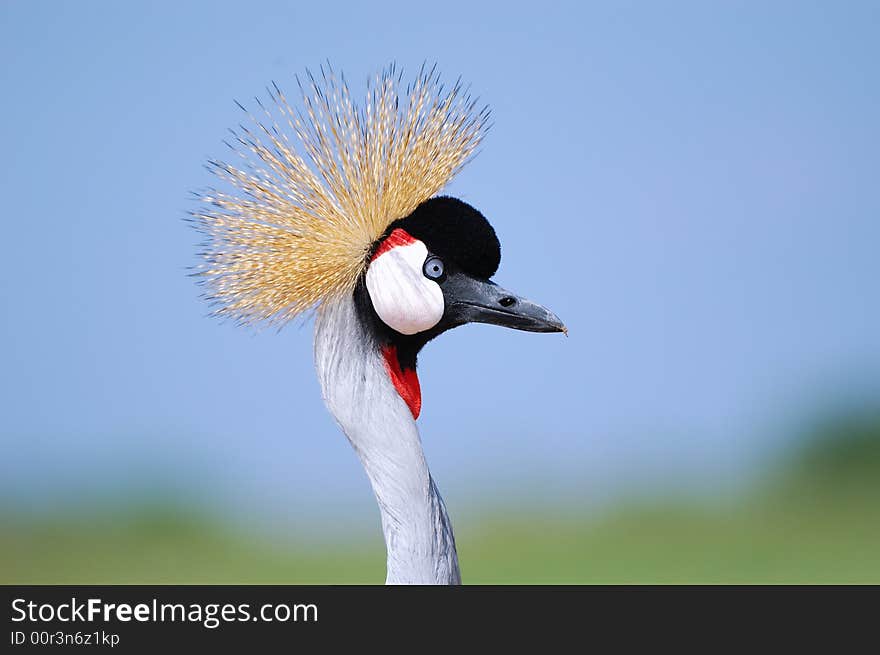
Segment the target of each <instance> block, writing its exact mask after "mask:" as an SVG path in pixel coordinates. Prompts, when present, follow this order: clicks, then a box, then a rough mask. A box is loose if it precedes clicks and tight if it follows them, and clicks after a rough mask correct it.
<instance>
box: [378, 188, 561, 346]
mask: <svg viewBox="0 0 880 655" xmlns="http://www.w3.org/2000/svg"><path fill="white" fill-rule="evenodd" d="M500 261H501V247H500V244H499V243H498V237H497V236H496V235H495V231H494V230H493V229H492V226H491V225H489V222H488V221H487V220H486V219H485V218H484V217H483V215H482V214H480V212H478V211H477V210H476V209H474V208H473V207H471V206H470V205H468V204H466V203H464V202H462V201H461V200H457V199H455V198H448V197H440V198H432V199H430V200H427V201H425V202H423V203H422V204H421V205H419V207H418V208H417V209H416V210H415V211H414V212H413V213H412V214H410V215H409V216H407V217H406V218H404V219H401V220H398V221H395V222H394V223H393V224H392V225H391V226H390V227H389V229H388V231H387V232H386V234H385V236H384V237H383V238H382V239H380V240H379V241H378V242H377V244H376V246H375V247H374V251H373V254H372V257H371V261H370V265H369V267H368V269H367V272H366V275H365V278H364V282H365V286H366V294H367V295H368V297H369V301H370V304H371V306H372V310H373V312H374V313H375V316H376V317H378V319H379V321H381V324H382V326H384V327H385V328H388V329H390V336H391V338H392V340H393V341H398V340H401V339H403V340H404V341H408V342H410V344H411V345H415V347H416V350H417V349H418V348H419V347H421V345H422V344H424V342H426V341H428V340H429V339H431V338H433V337H434V336H436V335H438V334H440V333H442V332H444V331H446V330H448V329H451V328H453V327H456V326H459V325H464V324H465V323H491V324H493V325H500V326H503V327H509V328H514V329H517V330H527V331H530V332H564V331H565V326H564V325H563V324H562V321H560V320H559V318H558V317H557V316H556V315H555V314H554V313H553V312H551V311H550V310H549V309H547V308H546V307H542V306H541V305H538V304H536V303H534V302H532V301H530V300H527V299H525V298H522V297H520V296H517V295H516V294H514V293H511V292H510V291H507V290H505V289H503V288H501V287H500V286H498V285H497V284H495V283H494V282H492V281H490V279H489V278H490V277H491V276H492V275H493V274H494V273H495V271H496V270H497V268H498V264H499V263H500ZM406 337H410V339H405V338H406Z"/></svg>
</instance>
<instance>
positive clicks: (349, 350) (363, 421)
mask: <svg viewBox="0 0 880 655" xmlns="http://www.w3.org/2000/svg"><path fill="white" fill-rule="evenodd" d="M315 367H316V368H317V372H318V380H319V381H320V383H321V390H322V394H323V397H324V402H325V403H326V405H327V408H328V409H329V410H330V413H331V414H333V416H334V417H335V418H336V421H337V422H338V423H339V425H340V427H341V428H342V431H343V432H345V435H346V436H347V437H348V440H349V441H350V442H351V445H352V446H353V447H354V449H355V451H356V452H357V454H358V457H359V458H360V460H361V463H362V464H363V466H364V470H365V471H366V472H367V476H368V477H369V478H370V484H371V485H372V486H373V492H374V493H375V494H376V500H377V501H378V503H379V511H380V512H381V515H382V531H383V532H384V534H385V546H386V548H387V551H388V575H387V578H386V582H387V583H388V584H459V583H460V582H461V575H460V573H459V570H458V556H457V555H456V552H455V539H454V538H453V536H452V525H451V524H450V522H449V516H448V515H447V514H446V507H445V506H444V505H443V499H442V498H441V497H440V494H439V493H438V491H437V486H436V485H435V484H434V480H433V478H432V477H431V473H430V471H429V470H428V464H427V462H426V461H425V455H424V453H423V451H422V443H421V440H420V439H419V431H418V428H417V427H416V423H415V421H414V420H413V417H412V414H411V413H410V411H409V408H408V407H407V405H406V403H405V402H404V401H403V399H402V398H401V397H400V395H399V394H398V393H397V390H396V389H395V388H394V385H393V384H392V383H391V380H390V379H389V377H388V373H387V372H386V370H385V364H384V361H383V359H382V355H381V353H380V351H379V346H378V344H376V343H375V341H374V340H373V339H372V337H371V336H370V335H369V334H368V333H367V332H366V331H365V330H364V328H363V326H362V325H361V323H360V321H359V320H358V317H357V315H356V312H355V307H354V301H353V299H352V298H345V299H342V300H337V301H332V302H330V303H326V304H324V305H323V306H322V307H321V309H320V310H319V311H318V315H317V320H316V323H315Z"/></svg>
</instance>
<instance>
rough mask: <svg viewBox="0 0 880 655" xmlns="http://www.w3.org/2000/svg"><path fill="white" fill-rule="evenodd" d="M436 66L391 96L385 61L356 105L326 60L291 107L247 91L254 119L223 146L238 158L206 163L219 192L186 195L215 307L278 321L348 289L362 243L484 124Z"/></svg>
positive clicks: (360, 264)
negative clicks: (221, 185) (194, 200)
mask: <svg viewBox="0 0 880 655" xmlns="http://www.w3.org/2000/svg"><path fill="white" fill-rule="evenodd" d="M435 69H436V67H435V68H432V69H430V70H426V69H425V68H424V67H423V68H422V69H421V70H420V72H419V74H418V76H417V77H416V79H415V80H414V81H413V82H412V83H411V84H410V85H409V86H408V87H407V88H406V89H405V91H403V93H401V84H402V73H398V72H397V71H396V69H395V67H394V66H393V65H392V66H390V67H389V68H387V69H386V70H384V71H383V72H381V73H379V74H377V75H376V76H375V77H374V78H373V79H372V80H371V81H370V83H369V84H368V89H367V95H366V99H365V102H364V105H363V107H359V106H358V105H357V104H356V103H355V102H354V101H353V100H352V97H351V94H350V92H349V88H348V85H347V84H346V82H345V78H344V77H340V78H339V79H337V77H336V75H335V74H334V73H333V71H332V69H329V67H328V68H327V69H325V68H323V67H322V69H321V76H320V78H319V79H316V77H315V76H313V75H311V74H309V75H308V83H307V84H306V85H305V87H304V86H303V85H302V84H300V90H301V92H302V108H301V109H293V108H292V107H291V106H290V104H288V102H287V100H286V98H285V96H284V94H283V93H282V92H281V91H280V90H279V89H278V87H277V86H275V85H273V88H272V89H270V90H269V91H268V93H269V98H270V100H271V105H268V106H266V105H264V104H263V103H261V102H260V101H259V100H257V104H258V105H259V108H260V113H261V116H259V117H255V116H253V115H252V114H250V113H248V117H249V118H250V121H251V125H250V126H247V125H242V126H240V128H239V130H235V131H232V134H233V137H234V139H233V142H232V143H228V144H227V145H229V146H230V148H231V149H232V150H233V151H234V152H235V153H236V154H237V155H238V157H239V159H240V161H241V164H240V165H239V166H235V165H232V164H229V163H226V162H222V161H211V162H209V165H208V168H209V169H210V170H211V171H212V172H213V173H214V174H216V175H217V176H218V177H219V178H221V180H223V181H224V182H225V183H226V186H228V187H229V190H228V191H222V190H214V189H212V190H210V191H207V192H205V193H201V194H197V195H198V197H199V199H200V200H202V201H203V202H204V203H206V206H205V207H203V208H201V209H200V210H198V211H194V212H193V213H192V214H193V219H194V222H195V223H196V226H197V227H198V228H199V229H200V230H201V231H202V232H203V233H205V235H206V236H207V242H206V244H205V249H204V252H203V253H202V256H203V258H204V262H203V264H202V266H201V267H200V270H199V275H201V276H203V278H204V281H205V283H206V284H207V286H208V288H209V289H210V291H209V293H208V294H207V297H208V299H209V300H211V301H212V302H214V303H215V305H216V306H217V309H216V314H218V315H220V316H228V317H232V318H234V319H236V320H237V321H239V322H241V323H244V324H253V323H258V322H266V323H270V324H281V323H284V322H286V321H288V320H290V319H292V318H294V317H295V316H297V315H299V314H301V313H302V312H304V311H306V310H308V309H311V308H314V307H316V306H317V305H319V304H320V303H321V302H322V301H323V300H325V299H328V298H332V297H337V296H339V295H340V294H345V293H351V292H352V291H353V290H354V287H355V285H356V283H357V280H358V278H359V276H360V275H361V273H362V272H363V270H364V269H365V267H366V265H367V257H368V254H369V250H370V247H371V246H372V244H373V243H374V242H375V241H376V240H377V239H378V238H379V237H380V236H381V235H382V233H383V232H385V230H386V228H387V227H388V226H389V225H390V224H391V223H392V222H393V221H395V220H397V219H399V218H403V217H405V216H407V215H408V214H410V213H411V212H412V211H413V210H414V209H415V208H416V207H417V206H418V205H419V204H420V203H421V202H423V201H424V200H427V199H428V198H430V197H432V196H434V195H436V194H437V193H438V192H439V191H440V190H441V189H442V188H443V187H444V186H445V185H446V184H447V183H448V182H449V181H450V180H451V179H452V177H453V176H454V175H455V174H456V173H457V172H458V170H459V169H460V168H461V167H462V166H463V165H464V164H465V163H466V162H467V161H468V159H469V158H470V157H471V155H473V154H474V152H475V149H476V148H477V146H478V145H479V143H480V141H481V140H482V138H483V136H484V135H485V132H486V129H487V127H488V117H489V111H488V108H486V107H483V108H480V109H477V106H476V100H472V99H471V98H470V97H469V96H468V95H467V93H466V91H465V89H464V88H463V87H462V85H461V83H460V82H456V84H455V85H453V86H452V87H450V88H449V89H444V87H443V85H442V84H441V83H440V76H439V74H437V72H436V70H435ZM297 82H299V79H298V78H297ZM242 109H243V110H244V108H243V107H242ZM245 112H247V110H245Z"/></svg>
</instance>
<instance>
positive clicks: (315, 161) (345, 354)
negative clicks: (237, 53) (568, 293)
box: [193, 66, 566, 584]
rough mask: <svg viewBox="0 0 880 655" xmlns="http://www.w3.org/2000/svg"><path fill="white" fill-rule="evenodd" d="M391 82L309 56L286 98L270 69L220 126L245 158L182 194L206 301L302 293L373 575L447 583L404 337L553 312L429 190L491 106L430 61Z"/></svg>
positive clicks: (458, 208) (247, 307)
mask: <svg viewBox="0 0 880 655" xmlns="http://www.w3.org/2000/svg"><path fill="white" fill-rule="evenodd" d="M297 82H299V79H298V78H297ZM401 85H402V73H398V72H397V71H396V69H395V67H394V66H391V67H389V68H388V69H386V70H384V71H383V72H381V73H379V74H378V75H376V76H375V77H374V78H373V79H372V80H371V81H370V82H369V83H368V91H367V96H366V100H365V103H364V105H363V107H360V106H358V104H357V103H355V102H354V101H353V99H352V96H351V93H350V91H349V87H348V85H347V84H346V82H345V79H344V77H342V78H337V76H336V75H335V74H334V73H333V71H332V69H329V67H328V69H326V70H325V69H324V68H322V70H321V75H320V76H313V75H311V74H309V75H308V79H307V81H306V83H305V84H302V83H300V84H299V86H300V90H301V92H302V103H301V106H300V108H299V109H294V108H292V107H291V105H290V104H289V103H288V101H287V100H286V98H285V96H284V94H283V93H282V92H281V91H280V90H279V88H278V87H277V86H276V85H274V84H273V86H272V88H270V89H268V95H269V98H270V99H271V103H266V104H263V103H262V102H260V101H259V100H257V103H258V107H259V114H258V115H257V116H254V115H252V114H250V113H248V116H249V118H250V121H251V123H250V124H249V125H242V126H240V127H239V129H238V130H233V131H232V134H233V139H232V140H231V142H229V143H227V145H229V146H230V148H231V149H232V150H233V151H234V153H236V154H237V155H238V156H240V158H241V160H242V162H243V163H242V164H240V165H239V166H236V165H233V164H231V163H225V162H221V161H211V162H209V166H208V167H209V169H210V170H211V171H212V172H213V173H215V174H216V175H217V176H219V178H221V179H222V180H223V182H224V185H223V186H225V188H226V189H227V190H226V191H223V190H220V189H209V190H207V191H205V192H203V193H199V194H197V195H198V196H199V198H200V199H201V200H202V201H204V204H203V205H201V208H200V209H199V210H197V211H194V212H193V220H194V222H195V224H196V226H197V227H198V228H199V229H200V230H201V231H202V232H203V233H204V234H205V235H206V237H207V240H206V242H205V244H204V246H205V247H204V251H203V253H202V256H203V258H204V261H203V264H202V265H201V268H200V271H199V272H198V274H199V275H201V276H202V278H203V281H204V283H205V284H206V285H207V287H208V289H209V292H208V293H207V294H206V296H207V297H208V298H209V299H210V300H211V301H212V302H213V303H214V304H215V307H216V311H215V313H216V314H217V315H219V316H225V317H231V318H233V319H235V320H236V321H237V322H239V323H242V324H258V323H263V324H279V325H280V324H282V323H284V322H287V321H289V320H290V319H292V318H294V317H296V316H298V315H301V314H303V313H304V312H307V311H309V310H315V311H314V313H315V316H316V320H315V338H314V354H315V367H316V369H317V374H318V379H319V381H320V385H321V390H322V395H323V399H324V402H325V404H326V405H327V408H328V409H329V411H330V413H331V414H332V415H333V416H334V417H335V419H336V421H337V423H338V424H339V426H340V427H341V428H342V431H343V432H344V433H345V435H346V436H347V437H348V440H349V441H350V442H351V445H352V446H353V447H354V449H355V451H356V453H357V455H358V457H359V458H360V461H361V463H362V464H363V467H364V469H365V470H366V473H367V476H368V477H369V480H370V483H371V485H372V488H373V492H374V493H375V496H376V499H377V501H378V504H379V511H380V513H381V520H382V531H383V533H384V537H385V545H386V550H387V577H386V582H387V583H389V584H392V583H402V584H458V583H460V581H461V575H460V573H459V567H458V556H457V554H456V550H455V539H454V538H453V534H452V525H451V523H450V520H449V516H448V514H447V512H446V507H445V505H444V503H443V499H442V498H441V497H440V493H439V492H438V490H437V485H436V484H435V482H434V479H433V477H432V476H431V473H430V471H429V469H428V464H427V462H426V461H425V456H424V453H423V451H422V444H421V440H420V438H419V431H418V428H417V427H416V419H417V418H418V416H419V411H420V409H421V404H422V397H421V391H420V388H419V379H418V376H417V374H416V360H417V357H418V354H419V351H420V350H421V348H422V347H423V346H424V345H425V344H426V343H427V342H428V341H430V340H431V339H433V338H434V337H436V336H438V335H439V334H441V333H443V332H445V331H446V330H449V329H451V328H454V327H457V326H460V325H464V324H465V323H472V322H478V323H491V324H494V325H500V326H504V327H510V328H514V329H518V330H526V331H531V332H564V331H565V330H566V329H565V327H564V326H563V324H562V322H561V321H560V320H559V318H558V317H557V316H556V315H555V314H553V313H552V312H551V311H550V310H548V309H546V308H544V307H542V306H541V305H538V304H536V303H533V302H531V301H530V300H526V299H525V298H522V297H520V296H518V295H516V294H514V293H512V292H510V291H507V290H505V289H503V288H502V287H500V286H498V285H497V284H495V283H494V282H492V281H491V280H490V278H491V277H492V276H493V275H494V273H495V271H496V269H497V268H498V264H499V262H500V259H501V251H500V244H499V242H498V238H497V236H496V235H495V231H494V230H493V228H492V226H491V225H490V224H489V222H488V221H487V220H486V219H485V218H484V217H483V215H482V214H481V213H480V212H479V211H477V210H476V209H474V208H473V207H471V206H470V205H468V204H467V203H465V202H463V201H461V200H458V199H455V198H452V197H448V196H439V195H438V193H439V192H440V191H441V190H442V189H443V187H445V186H446V184H447V183H448V182H449V181H450V179H451V178H452V177H453V176H454V175H455V174H456V173H457V172H458V170H459V169H460V168H461V167H462V166H463V165H464V164H465V162H466V161H467V160H468V159H469V158H470V157H471V155H473V154H474V151H475V149H476V147H477V145H478V144H479V143H480V141H481V140H482V138H483V136H484V134H485V132H486V129H487V120H488V117H489V112H488V109H487V108H485V107H484V108H481V109H477V107H476V101H474V100H471V99H470V98H469V97H468V96H467V94H466V92H465V91H464V89H463V87H462V86H461V84H460V83H456V84H455V85H453V86H452V87H451V88H447V89H444V87H443V86H442V85H441V84H440V78H439V75H438V74H437V73H436V71H435V70H434V69H431V70H426V69H425V68H424V67H423V68H422V70H421V71H420V72H419V74H418V76H417V77H416V79H415V80H414V81H413V82H412V83H411V84H409V85H408V86H407V87H406V89H405V90H404V89H403V88H402V86H401ZM242 110H243V111H245V112H246V113H247V110H245V109H244V108H243V107H242Z"/></svg>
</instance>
